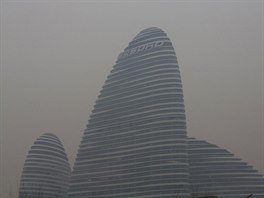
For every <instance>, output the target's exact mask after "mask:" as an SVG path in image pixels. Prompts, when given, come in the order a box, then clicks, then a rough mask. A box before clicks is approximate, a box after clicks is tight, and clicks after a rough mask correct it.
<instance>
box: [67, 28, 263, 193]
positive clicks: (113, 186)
mask: <svg viewBox="0 0 264 198" xmlns="http://www.w3.org/2000/svg"><path fill="white" fill-rule="evenodd" d="M198 143H199V141H198ZM205 144H206V143H205ZM205 144H201V147H204V148H209V147H207V145H205ZM208 145H210V144H208ZM205 150H206V149H205ZM216 150H217V149H216ZM199 151H201V150H198V152H199ZM220 151H221V152H222V150H221V149H219V152H220ZM196 152H197V151H196V146H195V140H192V139H190V138H188V137H187V135H186V119H185V110H184V102H183V92H182V83H181V77H180V71H179V66H178V62H177V58H176V55H175V52H174V49H173V46H172V43H171V41H170V40H169V38H168V37H167V35H166V34H165V33H164V32H163V31H162V30H161V29H159V28H148V29H145V30H143V31H141V32H140V33H139V34H138V35H137V36H136V37H135V38H134V39H133V40H132V41H131V42H130V43H129V45H128V47H127V48H125V50H124V51H123V52H122V53H121V54H120V55H119V56H118V59H117V61H116V64H115V65H114V66H113V69H112V71H111V73H110V75H109V76H108V78H107V80H106V82H105V84H104V86H103V88H102V90H101V92H100V95H99V97H98V100H97V101H96V104H95V106H94V110H93V111H92V114H91V117H90V120H89V122H88V125H87V128H86V130H85V132H84V135H83V138H82V141H81V144H80V147H79V150H78V154H77V158H76V162H75V165H74V168H73V172H72V177H71V183H70V190H69V197H70V198H87V197H88V198H89V197H90V198H139V197H140V198H155V197H156V198H172V197H174V198H175V197H183V198H187V197H191V196H192V195H194V191H195V190H194V189H198V187H197V186H199V185H200V184H205V185H207V183H211V181H212V180H208V179H207V180H206V179H205V180H206V181H207V183H206V182H204V181H203V180H202V177H201V180H199V177H200V176H201V175H200V173H201V172H199V171H198V170H199V169H200V167H202V168H204V169H206V168H208V167H209V166H210V167H212V168H211V169H214V168H215V167H214V166H213V163H212V164H207V165H206V161H204V164H203V165H201V166H200V164H199V163H198V162H197V161H196V160H198V161H199V160H202V159H203V157H205V158H206V156H203V155H201V154H197V153H196ZM208 152H209V151H208ZM208 156H210V155H209V154H208ZM199 157H200V158H199ZM231 158H232V157H231ZM221 159H223V161H224V160H225V159H224V158H220V161H221ZM219 163H220V165H221V162H219ZM211 165H212V166H211ZM249 169H251V167H249ZM216 171H218V170H217V169H216ZM223 171H225V170H223ZM241 171H242V172H243V171H244V169H241ZM208 174H210V173H208ZM217 174H222V172H221V171H220V172H218V173H217ZM255 176H256V174H255V175H252V177H255ZM256 177H260V176H259V175H258V176H256ZM258 181H260V182H261V183H260V185H262V186H263V187H264V183H263V180H258ZM214 184H215V185H216V188H215V190H216V189H218V186H221V185H222V184H221V183H220V182H218V183H217V182H216V183H214ZM214 184H212V185H214ZM222 186H224V185H222ZM241 187H243V186H241ZM211 189H213V188H211ZM222 189H225V190H226V191H225V192H222V191H221V193H222V194H221V195H223V196H225V195H224V193H226V192H227V191H228V187H227V186H226V188H222ZM252 189H253V188H252ZM242 190H243V188H241V192H242ZM198 191H199V192H196V194H197V195H206V194H208V190H207V189H203V188H199V189H198ZM215 192H216V193H219V192H220V191H215ZM258 192H259V193H260V194H261V193H262V195H264V188H263V191H258ZM212 194H214V193H213V192H212ZM216 195H220V194H216ZM226 195H227V196H226V197H230V196H229V195H232V197H236V196H238V195H241V193H240V194H239V193H229V194H228V193H227V194H226Z"/></svg>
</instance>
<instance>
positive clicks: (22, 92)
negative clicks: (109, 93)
mask: <svg viewBox="0 0 264 198" xmlns="http://www.w3.org/2000/svg"><path fill="white" fill-rule="evenodd" d="M150 26H156V27H160V28H162V29H163V30H164V31H165V32H166V33H167V34H168V36H169V37H170V39H171V40H172V43H173V45H174V48H175V51H176V54H177V57H178V60H179V65H180V70H181V75H182V80H183V89H184V90H183V91H184V96H185V106H186V114H187V129H188V134H189V136H194V137H197V138H200V139H204V140H207V141H209V142H210V143H214V144H217V145H218V146H220V147H222V148H226V149H228V150H229V151H231V152H233V153H235V155H236V156H237V157H241V158H242V159H243V160H244V161H247V162H249V164H251V165H253V166H254V167H255V168H256V169H258V170H260V171H262V172H263V171H264V165H263V164H264V159H263V158H264V135H263V116H262V112H263V98H262V94H263V37H262V36H263V1H261V0H259V1H257V0H255V1H254V0H252V1H250V0H248V1H246V0H244V1H198V0H197V1H143V2H141V1H125V2H122V1H99V2H98V1H89V0H87V1H78V0H76V1H56V0H54V1H44V0H43V1H38V0H36V1H24V0H21V1H12V0H9V1H2V4H1V34H2V43H1V46H2V65H1V68H2V70H1V90H2V92H1V102H2V106H1V115H2V117H1V156H2V158H1V162H0V163H1V175H0V176H1V195H2V196H1V197H3V198H5V197H8V195H7V194H8V192H9V191H12V190H13V191H15V190H16V188H17V186H18V185H19V180H20V174H21V171H22V168H23V164H24V160H25V158H26V155H27V153H28V151H29V149H30V147H31V145H32V144H33V142H34V140H35V139H36V138H37V137H38V136H40V135H41V134H42V133H45V132H50V133H54V134H56V135H57V136H58V137H59V138H60V139H61V141H62V142H63V145H64V147H65V149H66V153H67V155H68V157H69V160H70V163H71V165H73V163H74V159H75V156H76V153H77V149H78V146H79V142H80V139H81V136H82V134H83V130H84V129H85V127H86V124H87V120H88V119H89V115H90V112H91V110H92V109H93V105H94V104H95V100H96V98H97V96H98V94H99V91H100V90H101V87H102V85H103V83H104V81H105V80H106V77H107V75H108V74H109V72H110V70H111V68H112V66H113V65H114V63H115V61H116V59H117V56H118V55H119V53H120V52H121V51H122V50H123V49H124V48H125V47H126V46H127V45H128V42H130V41H131V39H132V38H133V37H134V36H135V35H136V34H137V33H138V32H139V31H141V30H142V29H144V28H147V27H150Z"/></svg>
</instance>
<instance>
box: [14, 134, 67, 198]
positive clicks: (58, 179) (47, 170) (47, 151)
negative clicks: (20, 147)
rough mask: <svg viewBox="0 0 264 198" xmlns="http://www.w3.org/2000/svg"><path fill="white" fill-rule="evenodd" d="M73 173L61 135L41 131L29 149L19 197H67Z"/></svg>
mask: <svg viewBox="0 0 264 198" xmlns="http://www.w3.org/2000/svg"><path fill="white" fill-rule="evenodd" d="M70 175H71V169H70V166H69V162H68V158H67V156H66V154H65V150H64V148H63V145H62V143H61V141H60V140H59V138H58V137H57V136H55V135H54V134H51V133H45V134H43V135H41V136H40V137H39V138H37V140H36V141H35V142H34V144H33V146H32V147H31V149H30V150H29V152H28V155H27V158H26V161H25V164H24V168H23V172H22V176H21V181H20V189H19V198H44V197H45V198H64V197H66V196H67V191H68V185H69V180H70Z"/></svg>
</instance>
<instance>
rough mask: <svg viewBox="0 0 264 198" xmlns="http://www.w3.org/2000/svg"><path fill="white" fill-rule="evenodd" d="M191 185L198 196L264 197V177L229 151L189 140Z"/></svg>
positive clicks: (194, 193)
mask: <svg viewBox="0 0 264 198" xmlns="http://www.w3.org/2000/svg"><path fill="white" fill-rule="evenodd" d="M188 142H189V152H188V153H189V162H190V183H191V187H192V194H193V195H194V196H204V195H217V196H218V197H226V198H228V197H230V198H241V197H246V196H247V195H249V194H253V195H254V196H253V197H256V198H257V197H258V198H260V197H264V177H263V176H261V175H260V174H259V173H258V172H257V171H256V170H254V169H253V168H252V166H249V165H248V164H247V163H245V162H242V161H241V159H238V158H236V157H234V155H233V154H232V153H230V152H228V151H227V150H224V149H221V148H219V147H217V146H216V145H213V144H210V143H208V142H206V141H202V140H197V139H195V138H188Z"/></svg>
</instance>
